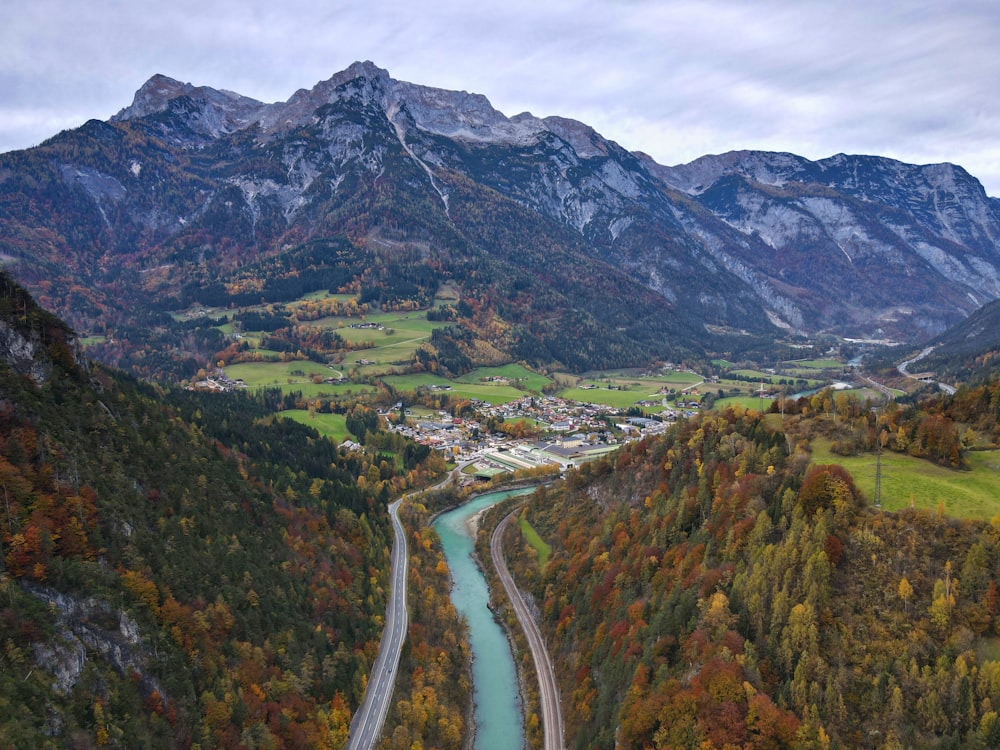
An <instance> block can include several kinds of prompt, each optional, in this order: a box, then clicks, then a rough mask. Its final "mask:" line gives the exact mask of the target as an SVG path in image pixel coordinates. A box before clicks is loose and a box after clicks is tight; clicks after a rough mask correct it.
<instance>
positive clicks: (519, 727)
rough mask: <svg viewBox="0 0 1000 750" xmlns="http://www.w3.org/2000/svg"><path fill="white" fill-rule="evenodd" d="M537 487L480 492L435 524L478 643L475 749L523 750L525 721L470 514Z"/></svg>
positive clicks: (458, 604)
mask: <svg viewBox="0 0 1000 750" xmlns="http://www.w3.org/2000/svg"><path fill="white" fill-rule="evenodd" d="M534 489H535V488H534V487H528V488H526V489H521V490H508V491H504V492H491V493H490V494H488V495H480V496H479V497H477V498H475V499H473V500H472V501H471V502H469V503H467V504H465V505H463V506H461V507H459V508H456V509H455V510H452V511H449V512H447V513H444V514H442V515H440V516H438V518H437V520H436V521H435V522H434V528H435V530H437V533H438V535H439V536H440V537H441V546H442V547H443V548H444V555H445V558H446V559H447V561H448V567H449V568H450V569H451V575H452V581H453V583H454V586H453V588H452V591H451V600H452V602H454V604H455V608H456V609H457V610H458V611H459V613H460V614H461V615H463V616H464V617H465V619H466V620H467V621H468V623H469V645H470V647H471V648H472V694H473V700H474V701H475V706H476V727H475V729H476V744H475V750H522V748H523V747H524V720H523V717H522V713H521V699H520V696H519V694H518V688H517V672H516V670H515V668H514V658H513V656H511V652H510V645H509V644H508V643H507V635H506V634H505V633H504V631H503V629H502V628H501V627H500V626H499V625H498V624H497V622H496V620H494V619H493V613H492V612H490V610H489V607H487V606H486V605H487V602H489V592H488V590H487V587H486V579H485V578H484V577H483V573H482V571H481V570H480V569H479V567H478V566H477V565H476V563H475V561H474V560H473V559H472V557H471V555H472V550H473V539H472V534H471V532H470V530H469V523H468V522H469V519H471V518H472V517H473V516H475V515H476V514H477V513H479V512H480V511H483V510H485V509H486V508H489V507H490V506H492V505H496V504H497V503H499V502H500V501H501V500H503V499H505V498H508V497H511V496H513V495H523V494H527V493H530V492H534Z"/></svg>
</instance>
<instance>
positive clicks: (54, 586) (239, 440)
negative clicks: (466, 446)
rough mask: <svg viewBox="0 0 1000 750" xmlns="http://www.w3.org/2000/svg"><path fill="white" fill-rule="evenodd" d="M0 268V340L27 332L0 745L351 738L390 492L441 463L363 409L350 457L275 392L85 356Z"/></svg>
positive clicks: (384, 555) (378, 591) (2, 446)
mask: <svg viewBox="0 0 1000 750" xmlns="http://www.w3.org/2000/svg"><path fill="white" fill-rule="evenodd" d="M0 283H3V284H4V290H5V293H4V295H3V296H2V300H3V302H2V304H3V309H2V310H0V313H2V318H0V337H2V338H3V339H4V341H5V342H10V341H14V342H15V343H17V347H14V348H15V349H17V348H18V347H21V349H23V348H24V347H28V348H30V347H34V354H33V355H32V356H30V357H27V358H21V359H18V358H14V357H12V356H10V355H7V357H6V358H5V359H4V360H3V361H0V393H2V394H3V395H2V399H0V488H2V497H3V504H2V509H0V591H2V595H0V664H2V667H0V747H11V748H24V747H38V748H43V747H67V746H71V747H93V746H105V745H108V746H119V747H126V746H127V747H137V746H143V747H164V748H173V747H191V748H195V747H203V748H207V747H233V748H235V747H283V748H295V747H299V748H317V747H330V748H339V747H342V746H343V743H344V741H345V739H346V736H347V728H348V725H349V721H350V718H351V716H352V714H353V712H354V710H355V709H356V708H357V706H358V705H359V703H360V700H361V697H362V694H363V691H364V687H365V683H366V675H367V673H368V671H369V669H370V665H371V662H372V660H373V659H374V656H375V652H376V649H377V645H378V641H379V638H380V636H381V630H380V627H379V622H380V617H381V614H382V613H384V610H385V599H386V591H385V586H386V575H387V568H388V549H389V545H390V543H391V534H390V531H389V524H388V516H387V513H386V505H385V500H386V498H387V497H388V496H389V495H390V494H398V493H399V492H401V491H402V490H403V489H405V488H406V487H408V486H411V483H413V482H417V483H419V482H425V481H427V480H428V478H429V477H431V476H433V475H434V474H435V473H437V472H438V471H440V467H439V466H431V468H429V469H426V470H425V462H429V464H433V461H432V460H431V459H432V458H433V457H432V456H431V455H429V454H428V453H427V452H420V451H416V450H414V449H411V450H410V451H409V452H408V453H406V456H405V465H404V456H403V453H404V452H405V447H406V446H404V445H399V446H397V445H396V443H397V442H398V440H396V441H393V440H390V439H388V437H386V438H382V437H380V430H379V423H378V420H377V415H375V414H374V412H373V411H371V412H370V413H369V412H365V411H359V412H358V413H357V415H356V417H357V420H358V424H359V427H358V429H359V431H360V432H362V433H364V439H366V441H368V442H372V443H373V447H371V448H364V449H361V450H358V451H352V452H348V451H344V450H341V449H338V448H337V447H335V446H334V444H333V443H331V442H330V441H328V440H326V439H323V438H320V437H319V435H318V434H317V433H316V432H315V431H313V430H312V429H310V428H307V427H304V426H302V425H299V424H297V423H295V422H292V421H287V420H281V419H276V418H275V417H274V411H275V410H276V409H277V408H279V407H280V405H281V403H282V398H283V397H282V395H281V394H280V392H278V391H262V392H260V393H258V394H254V395H240V394H227V395H218V394H202V393H196V392H190V391H180V390H177V389H173V388H170V387H164V386H158V385H153V384H150V383H144V382H140V381H136V380H134V379H132V378H130V377H128V376H126V375H123V374H122V373H120V372H116V371H110V370H107V369H104V368H103V367H101V366H98V365H94V364H92V363H86V362H84V361H83V360H82V359H80V358H79V356H78V355H79V349H78V347H76V346H75V343H74V342H75V338H74V337H73V334H72V332H71V331H69V329H68V328H67V327H66V326H65V325H63V324H62V323H61V322H60V321H58V320H56V319H55V318H53V317H52V316H51V315H49V314H48V313H46V312H44V311H43V310H41V309H40V308H38V307H37V306H35V305H34V303H33V302H32V301H31V299H30V297H28V295H27V294H26V293H24V292H23V290H21V289H20V288H19V287H17V286H16V285H13V284H11V283H10V281H9V279H8V278H7V277H5V276H4V277H0ZM18 342H20V343H18ZM24 342H27V343H24ZM18 350H20V349H18ZM4 351H5V352H6V351H8V350H7V349H5V350H4ZM372 415H374V416H375V418H374V419H373V418H372ZM374 443H378V444H379V445H382V446H386V447H385V448H380V447H375V446H374ZM389 447H395V448H398V449H399V451H400V457H399V459H398V461H397V459H396V458H395V457H394V455H393V454H392V453H390V452H388V448H389ZM397 466H398V468H397Z"/></svg>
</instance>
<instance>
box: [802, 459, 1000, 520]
mask: <svg viewBox="0 0 1000 750" xmlns="http://www.w3.org/2000/svg"><path fill="white" fill-rule="evenodd" d="M967 459H968V462H969V464H970V465H971V467H972V468H971V470H970V471H959V470H954V469H946V468H944V467H942V466H938V465H936V464H932V463H931V462H930V461H926V460H924V459H921V458H914V457H913V456H908V455H902V454H899V453H892V452H890V451H886V452H884V453H883V454H882V507H883V508H885V509H886V510H899V509H900V508H906V507H908V506H909V505H910V500H911V498H912V500H913V505H914V506H915V507H917V508H924V509H927V510H932V511H933V510H936V509H937V507H938V503H941V504H943V506H944V510H945V513H947V514H948V515H950V516H954V517H957V518H979V519H985V520H990V519H992V518H993V517H994V516H996V515H997V514H1000V451H971V452H969V453H968V454H967ZM812 461H813V463H814V464H839V465H840V466H843V467H844V468H845V469H847V470H848V471H849V472H850V473H851V476H852V477H854V482H855V483H856V484H857V485H858V488H859V489H860V490H861V491H862V492H864V493H865V495H866V496H867V497H868V498H869V499H871V498H872V496H873V495H874V492H875V463H876V459H875V455H874V454H865V455H861V456H849V457H844V456H837V455H835V454H833V453H832V452H831V451H830V442H829V441H827V440H815V441H813V454H812Z"/></svg>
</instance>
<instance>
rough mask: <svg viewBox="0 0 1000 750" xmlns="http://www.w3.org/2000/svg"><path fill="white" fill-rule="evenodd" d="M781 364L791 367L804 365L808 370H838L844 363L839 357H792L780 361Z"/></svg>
mask: <svg viewBox="0 0 1000 750" xmlns="http://www.w3.org/2000/svg"><path fill="white" fill-rule="evenodd" d="M782 364H783V365H785V366H788V365H791V366H793V367H804V368H806V369H809V370H840V369H843V367H844V363H843V362H841V361H840V360H839V359H793V360H790V361H786V362H782Z"/></svg>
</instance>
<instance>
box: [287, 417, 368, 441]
mask: <svg viewBox="0 0 1000 750" xmlns="http://www.w3.org/2000/svg"><path fill="white" fill-rule="evenodd" d="M279 414H280V415H281V416H282V417H284V418H285V419H294V420H295V421H296V422H301V423H302V424H304V425H308V426H309V427H312V428H314V429H315V430H316V431H317V432H318V433H319V434H320V435H323V436H324V437H328V438H330V439H331V440H332V441H333V442H335V443H337V444H340V443H342V442H344V441H345V440H347V438H349V437H351V433H350V432H348V431H347V417H346V416H345V415H344V414H316V413H315V412H313V413H310V412H308V411H306V410H305V409H287V410H285V411H282V412H279Z"/></svg>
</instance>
